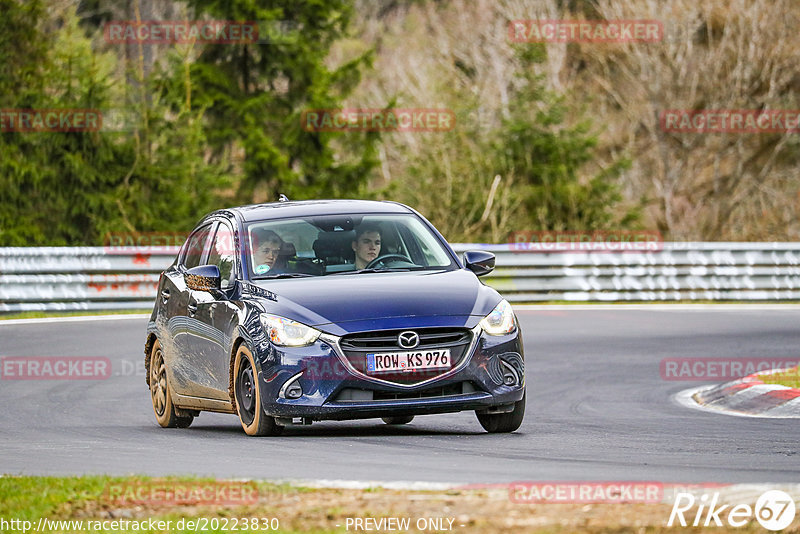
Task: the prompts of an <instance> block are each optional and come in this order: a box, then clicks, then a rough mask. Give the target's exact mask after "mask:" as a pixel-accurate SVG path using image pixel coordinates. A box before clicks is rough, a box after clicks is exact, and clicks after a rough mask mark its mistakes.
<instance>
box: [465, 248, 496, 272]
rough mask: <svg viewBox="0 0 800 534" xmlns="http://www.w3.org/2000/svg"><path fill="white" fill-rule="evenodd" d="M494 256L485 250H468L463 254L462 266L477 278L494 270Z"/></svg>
mask: <svg viewBox="0 0 800 534" xmlns="http://www.w3.org/2000/svg"><path fill="white" fill-rule="evenodd" d="M494 260H495V257H494V254H492V253H491V252H486V251H485V250H468V251H466V252H465V253H464V265H465V266H466V267H467V269H469V270H470V271H472V272H473V273H475V274H476V275H478V276H483V275H484V274H489V273H490V272H492V271H493V270H494Z"/></svg>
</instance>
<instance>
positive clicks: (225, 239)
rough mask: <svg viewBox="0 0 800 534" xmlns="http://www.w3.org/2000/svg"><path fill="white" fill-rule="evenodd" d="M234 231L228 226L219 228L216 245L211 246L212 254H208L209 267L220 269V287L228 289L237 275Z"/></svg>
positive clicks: (221, 225)
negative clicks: (213, 266) (214, 266)
mask: <svg viewBox="0 0 800 534" xmlns="http://www.w3.org/2000/svg"><path fill="white" fill-rule="evenodd" d="M235 252H236V251H235V250H234V242H233V231H232V230H231V229H230V227H229V226H228V225H227V224H220V225H219V226H217V234H216V235H215V236H214V243H213V244H212V245H211V252H209V254H208V263H209V265H216V266H217V267H218V268H219V274H220V287H221V288H222V289H227V288H229V287H230V286H231V284H233V278H234V276H235V274H236V269H235V263H234V262H235V261H236V254H235Z"/></svg>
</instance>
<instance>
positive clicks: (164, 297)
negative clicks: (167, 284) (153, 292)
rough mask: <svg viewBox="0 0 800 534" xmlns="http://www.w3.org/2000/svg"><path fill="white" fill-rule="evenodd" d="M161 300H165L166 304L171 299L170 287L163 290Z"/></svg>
mask: <svg viewBox="0 0 800 534" xmlns="http://www.w3.org/2000/svg"><path fill="white" fill-rule="evenodd" d="M161 300H163V301H164V304H166V303H167V301H168V300H169V289H162V290H161Z"/></svg>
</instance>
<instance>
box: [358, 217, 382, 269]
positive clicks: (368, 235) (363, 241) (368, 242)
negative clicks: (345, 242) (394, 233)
mask: <svg viewBox="0 0 800 534" xmlns="http://www.w3.org/2000/svg"><path fill="white" fill-rule="evenodd" d="M351 246H352V247H353V251H354V252H355V253H356V270H361V269H364V268H365V267H366V266H367V264H369V262H371V261H372V260H374V259H375V258H377V257H378V256H380V254H381V229H380V227H378V226H377V225H374V224H369V223H367V224H362V225H361V226H359V227H358V230H356V238H355V239H354V240H353V243H352V245H351Z"/></svg>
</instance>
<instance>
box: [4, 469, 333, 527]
mask: <svg viewBox="0 0 800 534" xmlns="http://www.w3.org/2000/svg"><path fill="white" fill-rule="evenodd" d="M153 481H158V482H159V483H163V482H165V481H169V482H174V483H187V482H213V481H214V479H213V478H199V477H167V478H158V479H153V478H151V477H144V476H131V477H109V476H82V477H31V476H9V475H5V476H2V477H0V519H4V520H6V521H8V520H10V519H20V520H26V521H30V522H31V523H32V524H33V527H32V528H33V529H35V528H36V525H37V524H38V521H39V519H40V518H47V519H50V520H59V519H60V520H67V519H75V520H83V521H84V523H83V524H84V525H86V524H87V523H86V522H87V521H89V520H91V521H92V522H93V523H94V522H95V521H113V520H114V519H130V520H136V521H139V522H141V521H143V520H147V519H151V518H152V519H156V520H165V521H166V520H171V521H172V523H171V526H172V528H171V530H170V532H174V533H182V532H195V530H194V529H191V530H190V529H188V528H182V529H178V528H176V527H175V525H177V524H178V521H179V520H184V522H186V521H188V520H196V519H198V518H204V519H208V520H210V519H212V518H217V519H218V520H220V519H222V518H246V517H247V518H250V517H279V515H278V513H279V512H280V511H279V510H269V508H268V507H267V508H266V509H265V508H264V505H263V503H262V502H259V503H257V504H245V505H242V506H205V507H204V506H196V507H195V506H193V507H188V508H169V507H166V506H164V507H161V508H159V507H156V509H154V510H152V511H149V512H148V511H145V512H144V513H141V514H138V515H134V516H133V517H129V516H124V515H123V516H122V517H120V515H118V514H115V515H114V516H111V515H109V513H108V512H109V510H113V509H115V508H119V505H116V504H114V503H111V502H110V501H109V498H108V496H107V495H108V488H109V486H111V485H114V484H124V485H127V486H126V487H130V485H135V484H147V483H148V482H153ZM253 484H255V485H256V487H257V488H258V495H259V496H264V495H267V496H268V495H270V494H274V492H281V493H285V492H295V493H298V494H299V493H303V492H305V491H313V490H307V489H303V488H294V487H290V486H288V485H278V484H271V483H266V482H253ZM123 507H124V506H123ZM127 508H138V506H136V507H132V506H131V505H127ZM182 512H185V513H182ZM186 512H188V513H186ZM269 512H272V513H271V514H270V515H265V514H266V513H269ZM231 520H232V519H229V521H231ZM238 527H239V528H238V531H239V532H262V533H263V532H270V531H269V530H263V529H260V530H249V529H246V528H245V529H242V525H241V524H239V526H238ZM13 530H14V529H12V530H9V531H13ZM230 530H231V528H230V527H229V529H228V531H230ZM2 531H4V530H2V529H0V532H2ZM228 531H225V530H222V529H221V528H219V529H212V528H211V527H210V526H209V528H208V529H207V530H204V531H203V532H228ZM45 532H53V530H51V529H48V530H45ZM58 532H83V531H80V530H70V529H67V530H59V531H58ZM89 532H91V531H89ZM106 532H111V531H108V530H106ZM113 532H115V533H120V532H139V533H141V532H152V533H155V532H161V531H160V530H157V529H153V530H148V529H144V530H138V529H136V528H129V529H116V530H113ZM279 532H291V530H288V529H287V528H285V526H284V525H280V529H279ZM304 532H311V533H314V534H316V533H319V532H325V531H321V530H308V531H304Z"/></svg>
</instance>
